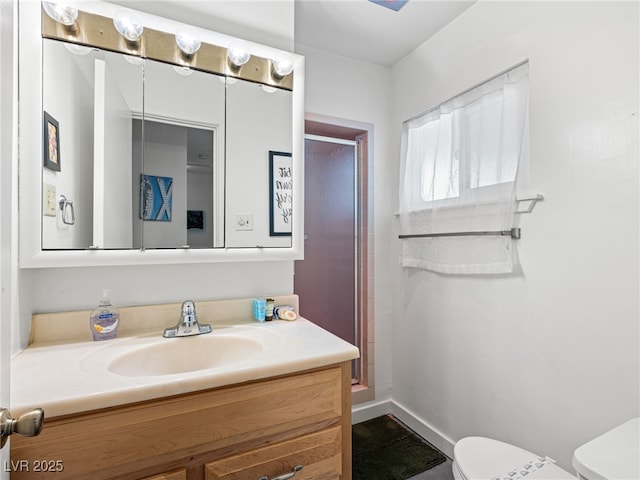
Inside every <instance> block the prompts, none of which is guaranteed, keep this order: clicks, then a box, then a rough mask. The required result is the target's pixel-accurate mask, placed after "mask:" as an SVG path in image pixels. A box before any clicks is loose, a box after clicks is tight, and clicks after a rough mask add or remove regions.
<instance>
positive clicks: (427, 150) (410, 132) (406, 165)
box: [400, 63, 528, 273]
mask: <svg viewBox="0 0 640 480" xmlns="http://www.w3.org/2000/svg"><path fill="white" fill-rule="evenodd" d="M527 107H528V63H524V64H521V65H519V66H517V67H515V68H513V69H511V70H509V71H507V72H506V73H503V74H500V75H498V76H496V77H494V78H492V79H491V80H489V81H487V82H485V83H483V84H481V85H480V86H478V87H475V88H473V89H470V90H468V91H467V92H465V93H463V94H461V95H458V96H456V97H454V98H453V99H451V100H448V101H446V102H444V103H442V104H440V105H438V106H437V107H435V108H433V109H431V110H429V111H428V112H426V113H424V114H422V115H419V116H418V117H416V118H413V119H411V120H408V121H406V122H405V123H404V124H403V138H402V165H401V169H402V171H401V175H400V178H401V180H400V182H401V183H400V214H401V230H402V232H401V233H403V234H410V235H411V234H420V233H427V234H430V233H448V232H457V231H471V232H474V231H483V230H509V229H510V228H511V227H512V226H513V212H514V211H515V203H516V202H515V188H516V184H517V177H518V169H519V165H520V160H521V158H523V157H526V135H525V134H526V129H527V126H528V123H527ZM435 243H436V242H435V241H431V242H425V241H424V240H419V241H413V242H405V246H406V244H415V245H417V244H420V245H421V247H419V248H416V249H419V250H421V251H422V253H421V254H420V255H421V256H422V255H423V253H424V251H425V250H426V251H427V252H428V250H433V249H434V248H435V247H434V244H435ZM440 243H442V242H440ZM449 243H451V244H454V243H463V242H460V241H455V242H454V241H450V242H449ZM475 243H478V242H477V241H476V242H475ZM487 243H490V241H489V242H487ZM493 243H496V242H493ZM498 243H504V242H502V240H501V239H499V240H498ZM429 245H431V246H429ZM403 248H404V247H403ZM505 248H509V245H506V247H505ZM414 250H415V249H414ZM498 250H499V248H498ZM404 260H405V259H404V255H403V264H406V262H405V261H404ZM465 261H467V260H465ZM469 261H471V262H472V263H474V262H475V261H474V260H473V259H471V260H469ZM409 263H410V264H411V265H408V266H416V265H417V264H420V263H424V262H422V260H420V259H415V258H412V259H411V260H410V262H409ZM427 263H430V262H427ZM503 263H504V264H505V265H507V264H508V263H509V262H507V261H506V260H505V262H503ZM474 264H475V263H474ZM474 268H475V267H474ZM505 268H511V265H509V266H507V267H505ZM430 269H431V268H430ZM447 269H449V267H447ZM454 270H455V268H454ZM462 270H465V268H462ZM480 270H482V269H480ZM479 273H486V272H479Z"/></svg>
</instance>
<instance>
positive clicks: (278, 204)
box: [226, 79, 296, 247]
mask: <svg viewBox="0 0 640 480" xmlns="http://www.w3.org/2000/svg"><path fill="white" fill-rule="evenodd" d="M291 111H292V94H291V92H290V91H288V90H281V89H277V88H273V87H267V86H265V85H260V84H256V83H252V82H247V81H244V80H235V79H233V80H230V81H229V84H228V85H227V122H226V128H227V157H226V158H227V162H226V169H227V189H226V190H227V217H226V232H227V237H226V238H227V245H228V246H232V247H291V226H292V224H293V212H292V200H293V190H294V189H295V187H296V186H295V185H294V184H293V181H292V177H291V174H292V172H291V149H292V135H291V131H292V120H291ZM247 132H250V135H249V138H251V141H246V138H247ZM247 219H248V220H249V222H250V223H251V224H252V226H251V229H245V228H244V226H245V224H246V221H247Z"/></svg>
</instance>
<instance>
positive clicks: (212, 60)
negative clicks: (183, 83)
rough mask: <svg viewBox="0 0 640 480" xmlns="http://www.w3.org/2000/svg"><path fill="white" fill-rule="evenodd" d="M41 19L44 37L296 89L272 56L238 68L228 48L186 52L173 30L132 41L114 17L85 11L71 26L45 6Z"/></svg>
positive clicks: (253, 59) (209, 46)
mask: <svg viewBox="0 0 640 480" xmlns="http://www.w3.org/2000/svg"><path fill="white" fill-rule="evenodd" d="M41 18H42V36H43V37H44V38H52V39H55V40H63V41H65V42H70V43H75V44H80V45H88V46H92V47H98V48H101V49H104V50H111V51H115V52H120V53H124V54H127V55H133V56H138V57H143V58H148V59H151V60H158V61H160V62H166V63H171V64H174V65H179V66H185V67H189V68H193V69H196V70H202V71H205V72H210V73H215V74H218V75H225V76H228V77H235V78H240V79H243V80H248V81H250V82H256V83H262V84H265V85H270V86H273V87H277V88H282V89H284V90H293V73H291V74H289V75H287V76H285V77H279V76H278V75H275V74H273V65H272V63H273V61H272V60H270V59H268V58H264V57H258V56H256V55H251V57H250V58H249V61H248V62H247V63H245V64H244V65H242V66H240V67H236V66H235V65H233V64H232V63H231V62H230V61H229V60H228V57H227V49H226V48H225V47H220V46H218V45H212V44H208V43H204V42H203V43H202V45H201V47H200V49H199V50H198V51H197V52H196V53H194V54H193V55H186V54H184V53H183V52H182V51H181V50H180V48H178V45H177V44H176V41H175V35H174V34H173V33H167V32H161V31H159V30H153V29H151V28H147V27H146V26H145V28H144V31H143V32H142V36H141V37H140V38H139V39H138V40H137V41H135V42H130V41H127V40H126V39H125V38H124V37H123V36H122V35H120V34H119V33H118V31H117V30H116V28H115V27H114V25H113V20H112V19H111V18H108V17H103V16H101V15H96V14H93V13H87V12H83V11H81V10H80V11H78V18H77V20H76V22H75V23H74V24H73V25H69V26H66V25H62V24H60V23H58V22H56V21H55V20H53V19H52V18H50V17H49V15H47V13H46V12H45V11H44V8H42V15H41Z"/></svg>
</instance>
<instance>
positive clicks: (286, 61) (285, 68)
mask: <svg viewBox="0 0 640 480" xmlns="http://www.w3.org/2000/svg"><path fill="white" fill-rule="evenodd" d="M273 71H274V73H275V74H276V76H278V77H280V78H283V77H286V76H287V75H289V74H290V73H291V72H293V60H292V59H291V56H290V55H289V54H287V53H285V52H280V53H278V54H277V55H276V56H275V58H274V59H273Z"/></svg>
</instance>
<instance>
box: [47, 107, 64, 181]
mask: <svg viewBox="0 0 640 480" xmlns="http://www.w3.org/2000/svg"><path fill="white" fill-rule="evenodd" d="M43 132H44V139H43V145H44V152H43V157H44V166H45V167H47V168H48V169H50V170H54V171H56V172H59V171H60V127H59V125H58V121H57V120H56V119H55V118H53V117H52V116H51V115H49V114H48V113H47V112H44V128H43Z"/></svg>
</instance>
